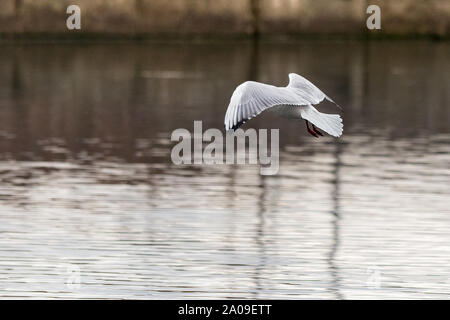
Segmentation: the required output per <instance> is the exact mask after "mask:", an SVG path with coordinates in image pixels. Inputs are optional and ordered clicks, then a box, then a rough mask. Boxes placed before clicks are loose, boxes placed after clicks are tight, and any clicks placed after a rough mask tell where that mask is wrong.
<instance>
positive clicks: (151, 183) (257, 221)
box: [0, 42, 450, 299]
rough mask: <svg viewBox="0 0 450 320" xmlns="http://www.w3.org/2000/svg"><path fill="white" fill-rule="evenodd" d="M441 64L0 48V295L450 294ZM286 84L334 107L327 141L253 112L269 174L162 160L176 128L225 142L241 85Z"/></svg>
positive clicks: (347, 47) (447, 126) (363, 53)
mask: <svg viewBox="0 0 450 320" xmlns="http://www.w3.org/2000/svg"><path fill="white" fill-rule="evenodd" d="M449 56H450V45H449V44H448V43H428V42H404V43H394V42H388V43H384V42H375V43H351V42H350V43H340V42H335V43H322V42H304V43H303V42H302V43H298V44H295V45H294V44H254V43H237V44H215V45H211V44H208V45H183V44H177V45H175V44H172V45H95V46H94V45H85V46H75V45H67V46H50V45H47V46H40V45H30V46H3V47H2V49H1V50H0V74H1V77H0V119H1V121H0V148H1V154H0V177H1V185H0V200H1V201H0V243H1V246H0V272H1V273H2V275H3V276H2V277H1V278H0V284H1V285H0V296H1V297H31V298H51V297H62V298H73V297H82V298H98V297H104V298H199V297H202V298H332V299H335V298H424V297H431V298H448V297H449V295H450V280H449V279H450V246H449V245H448V244H449V243H450V233H449V232H448V230H449V227H450V209H449V208H450V198H449V196H450V188H449V187H450V107H449V100H450V99H449V98H450V87H449V86H450V81H449V80H450V79H449V77H450V76H449V75H450V64H449V61H448V57H449ZM289 72H297V73H300V74H302V75H304V76H306V77H307V78H309V79H311V80H312V81H313V82H315V83H317V84H318V86H319V87H321V88H323V89H324V90H325V91H326V93H328V94H329V95H330V96H331V97H333V98H334V99H335V100H336V101H337V102H338V103H339V104H341V105H343V106H345V113H344V123H345V131H344V136H343V138H342V139H339V140H334V139H332V138H330V137H326V138H321V139H319V140H317V139H315V138H313V137H310V136H309V135H308V134H307V133H306V131H305V129H304V124H303V123H295V122H289V121H287V120H284V119H279V118H276V117H275V116H272V115H270V114H267V115H266V114H263V115H262V116H261V117H260V118H257V119H254V120H252V121H251V122H248V123H247V124H246V125H245V127H247V128H249V127H255V128H281V130H280V145H281V152H280V153H281V154H280V171H279V174H278V175H276V176H261V175H259V168H258V167H256V166H250V165H248V166H226V165H217V166H174V165H173V164H172V163H171V161H170V148H171V146H172V145H173V144H172V143H171V142H170V140H169V138H170V133H171V132H172V130H174V129H176V128H187V129H189V130H193V120H203V128H208V127H217V128H222V123H223V117H224V113H225V109H226V106H227V104H228V100H229V97H230V95H231V93H232V91H233V89H234V87H235V86H236V85H237V84H239V83H240V82H243V81H245V80H247V79H254V80H258V81H263V82H268V83H274V84H278V85H283V84H286V83H287V74H288V73H289ZM324 107H325V109H324V110H325V111H329V110H331V109H326V108H330V107H329V106H324ZM78 282H79V286H78V285H77V284H78Z"/></svg>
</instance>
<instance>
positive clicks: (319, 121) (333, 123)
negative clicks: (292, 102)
mask: <svg viewBox="0 0 450 320" xmlns="http://www.w3.org/2000/svg"><path fill="white" fill-rule="evenodd" d="M300 115H301V117H302V118H303V119H305V120H308V121H309V122H311V123H312V124H313V125H315V126H316V127H318V128H319V129H322V130H323V131H325V132H326V133H328V134H329V135H332V136H334V137H340V136H341V135H342V131H343V130H344V125H343V123H342V118H341V116H340V115H338V114H327V113H322V112H319V111H318V110H317V109H316V108H314V107H313V106H304V107H301V108H300Z"/></svg>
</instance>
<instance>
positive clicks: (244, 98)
mask: <svg viewBox="0 0 450 320" xmlns="http://www.w3.org/2000/svg"><path fill="white" fill-rule="evenodd" d="M324 99H327V100H329V101H331V102H333V103H334V101H333V100H331V99H330V98H329V97H328V96H327V95H325V94H324V93H323V92H322V91H320V89H319V88H317V87H316V86H315V85H313V84H312V83H311V82H309V81H308V80H306V79H305V78H303V77H302V76H299V75H298V74H295V73H290V74H289V84H288V85H287V86H286V87H275V86H273V85H269V84H264V83H260V82H255V81H246V82H244V83H242V84H241V85H239V86H238V87H237V88H236V89H235V90H234V92H233V95H232V97H231V99H230V104H229V106H228V109H227V112H226V114H225V129H226V130H235V129H237V128H238V127H240V126H241V125H242V124H243V123H245V122H246V121H248V120H250V119H252V118H253V117H256V116H257V115H258V114H260V113H261V112H263V111H265V110H268V111H270V112H273V113H275V114H277V115H279V116H281V117H284V118H288V119H297V120H298V119H304V120H306V124H307V129H308V132H309V133H311V134H312V135H314V136H316V137H318V136H319V135H322V133H320V132H319V131H318V130H317V129H316V126H317V127H318V128H320V129H322V130H323V131H325V132H327V133H328V134H330V135H332V136H335V137H339V136H340V135H341V134H342V131H343V125H342V119H341V117H340V116H339V115H338V114H325V113H321V112H319V111H317V109H316V108H314V107H313V105H316V104H319V103H320V102H322V101H323V100H324ZM309 123H311V124H312V129H310V128H309Z"/></svg>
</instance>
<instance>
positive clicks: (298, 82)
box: [287, 73, 342, 109]
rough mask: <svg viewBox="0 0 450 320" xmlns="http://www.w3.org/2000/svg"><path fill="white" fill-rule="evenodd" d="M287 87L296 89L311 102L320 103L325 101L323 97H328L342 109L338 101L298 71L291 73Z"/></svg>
mask: <svg viewBox="0 0 450 320" xmlns="http://www.w3.org/2000/svg"><path fill="white" fill-rule="evenodd" d="M287 87H288V88H292V89H293V90H295V92H296V93H297V94H298V95H299V96H301V97H302V98H303V99H305V100H307V101H309V104H319V103H320V102H322V101H323V99H327V100H328V101H330V102H333V103H334V104H335V105H336V106H338V107H339V108H340V109H342V108H341V107H340V106H339V105H338V104H337V103H336V102H334V101H333V100H332V99H331V98H330V97H329V96H327V95H326V94H325V93H323V92H322V91H321V90H320V89H319V88H317V87H316V86H315V85H314V84H312V83H311V82H310V81H309V80H307V79H306V78H304V77H302V76H300V75H298V74H296V73H289V84H288V86H287Z"/></svg>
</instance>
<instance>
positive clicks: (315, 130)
mask: <svg viewBox="0 0 450 320" xmlns="http://www.w3.org/2000/svg"><path fill="white" fill-rule="evenodd" d="M312 127H313V128H312V129H313V131H314V132H315V133H317V134H318V135H319V136H323V134H322V132H320V131H319V129H317V128H316V126H315V125H312Z"/></svg>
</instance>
